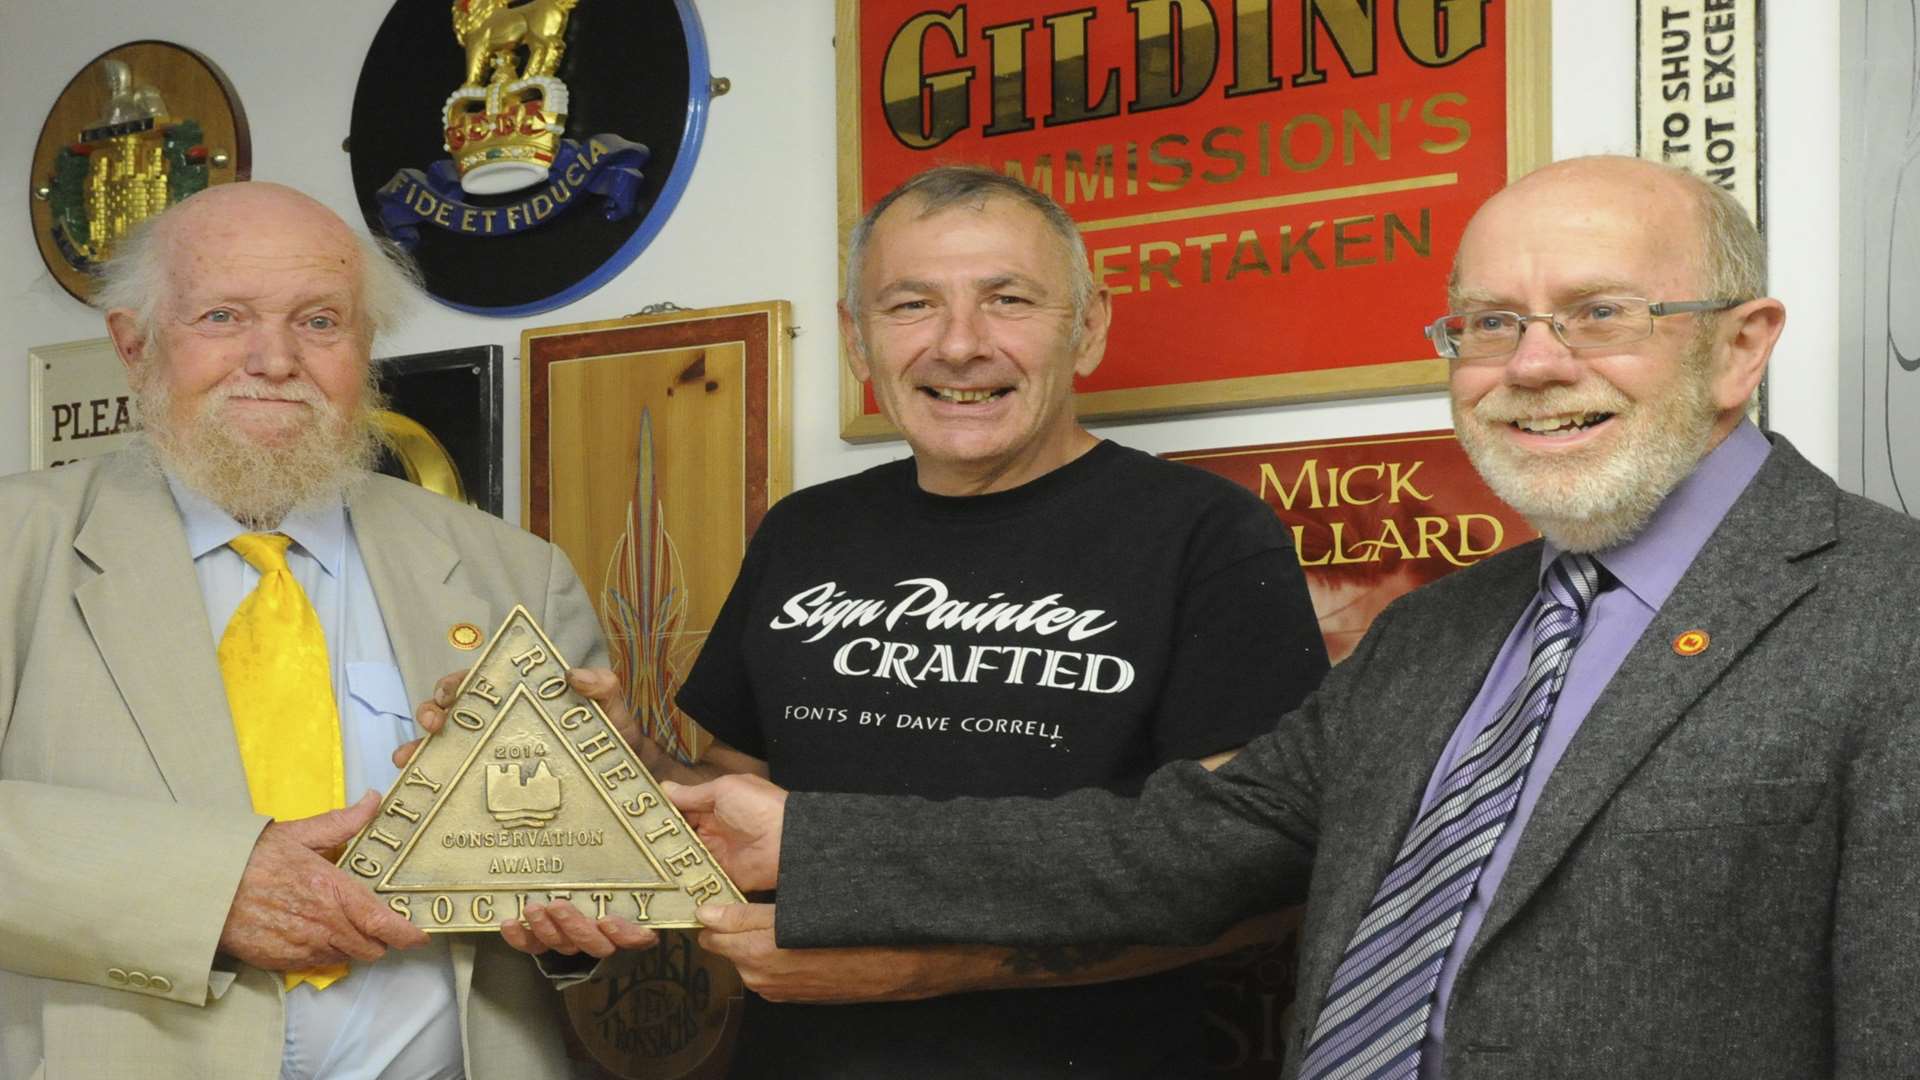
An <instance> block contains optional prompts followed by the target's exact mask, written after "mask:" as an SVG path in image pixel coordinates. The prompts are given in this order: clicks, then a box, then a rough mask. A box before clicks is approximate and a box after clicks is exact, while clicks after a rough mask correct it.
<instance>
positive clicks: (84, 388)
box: [27, 338, 140, 469]
mask: <svg viewBox="0 0 1920 1080" xmlns="http://www.w3.org/2000/svg"><path fill="white" fill-rule="evenodd" d="M27 399H28V402H29V404H28V413H27V415H28V420H27V467H28V468H30V469H44V468H47V467H49V466H54V465H67V464H71V463H73V462H75V461H82V460H85V459H86V458H90V457H99V456H100V455H102V454H106V453H110V452H112V451H114V450H118V449H120V448H121V447H122V446H125V445H126V444H127V442H128V441H129V440H131V439H132V438H133V433H134V432H136V431H138V430H139V427H140V424H139V415H138V413H137V412H136V411H135V409H134V407H133V398H132V392H131V391H129V390H128V389H127V369H126V365H124V364H122V363H121V362H120V354H119V353H116V352H114V351H113V342H112V340H111V339H108V338H90V339H88V340H86V341H69V342H65V343H63V344H59V345H35V346H34V347H33V348H31V349H28V350H27Z"/></svg>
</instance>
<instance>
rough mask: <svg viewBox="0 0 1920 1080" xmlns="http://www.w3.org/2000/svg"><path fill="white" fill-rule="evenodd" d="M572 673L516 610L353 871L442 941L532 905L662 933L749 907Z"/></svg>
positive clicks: (347, 863) (349, 857)
mask: <svg viewBox="0 0 1920 1080" xmlns="http://www.w3.org/2000/svg"><path fill="white" fill-rule="evenodd" d="M567 668H568V665H567V661H566V658H565V657H562V656H561V655H560V653H559V651H558V650H556V649H555V648H554V647H553V642H552V641H550V640H548V638H547V635H546V633H545V632H544V631H542V630H541V629H540V626H539V624H537V623H536V622H534V619H533V616H532V615H531V614H529V613H528V612H527V609H525V608H523V607H519V606H515V607H514V609H513V611H512V613H511V614H509V615H508V616H507V619H506V621H505V622H504V623H502V624H501V626H500V629H499V630H498V631H497V632H496V633H495V634H494V636H493V641H492V643H491V644H489V645H488V646H487V649H486V651H485V652H484V653H482V654H481V656H480V659H479V661H478V662H477V663H475V664H474V666H473V668H472V669H471V670H470V671H468V672H467V677H466V679H465V681H463V682H462V683H461V684H460V689H459V692H458V693H456V694H455V696H454V700H453V705H452V707H451V708H450V709H449V710H448V712H447V725H446V727H445V728H443V729H442V730H441V731H440V732H439V733H437V734H434V735H431V736H428V737H427V739H426V741H425V742H423V743H422V744H421V746H420V749H419V751H418V752H417V753H416V754H415V755H414V757H413V760H412V761H411V762H409V763H408V765H407V767H406V769H404V770H402V772H401V773H400V776H399V778H398V779H396V780H395V781H394V783H393V787H392V788H391V789H389V790H388V792H387V795H386V798H385V799H384V800H383V801H382V802H381V804H380V813H379V815H378V816H377V817H375V818H374V820H373V822H372V823H371V824H369V825H368V826H367V827H366V829H364V830H363V831H362V832H361V833H360V835H359V836H356V837H355V838H354V840H353V843H351V844H349V845H348V846H347V850H346V851H344V852H342V853H341V855H340V865H341V866H343V867H345V868H346V869H347V870H348V871H350V872H351V873H353V874H355V875H357V876H358V877H360V878H361V879H363V880H364V881H366V883H367V885H368V886H369V887H370V888H372V889H373V891H374V892H375V893H377V894H379V895H380V896H382V897H384V898H386V901H387V906H388V907H390V908H392V909H393V910H394V911H397V912H399V913H400V914H402V915H405V916H406V917H407V918H409V919H411V920H412V921H413V924H414V925H415V926H418V927H419V928H420V929H422V930H425V931H427V932H428V933H453V932H460V931H469V932H493V931H497V930H498V929H499V925H500V921H501V920H502V919H510V918H517V917H519V915H520V913H521V912H522V911H524V910H525V908H526V905H527V904H529V903H539V904H545V903H556V902H560V901H566V902H568V903H571V904H572V905H573V906H574V907H575V908H577V909H579V910H580V911H581V912H583V913H585V914H586V915H587V916H589V917H590V918H596V919H598V918H606V917H608V916H619V917H621V918H625V919H630V920H632V921H634V922H637V923H643V924H645V925H647V926H650V927H657V928H675V927H678V928H688V927H697V926H699V925H700V923H699V921H698V920H697V919H695V918H694V917H693V911H694V909H695V908H696V907H698V906H699V905H701V904H707V903H721V904H725V903H734V904H738V903H744V902H745V901H744V899H743V898H742V897H741V895H740V891H739V890H738V889H736V888H734V886H733V882H732V881H730V880H728V878H727V875H726V873H725V871H723V870H721V869H720V866H719V864H718V863H716V862H714V861H713V856H712V855H711V854H710V853H708V851H707V848H706V845H705V844H702V843H701V842H700V838H699V837H698V836H696V835H694V832H693V829H692V828H691V827H690V826H689V825H688V824H687V822H686V819H685V818H683V817H681V816H680V812H679V811H678V810H676V809H675V808H674V806H673V804H672V803H670V802H668V801H667V799H666V797H665V796H664V795H662V794H661V793H660V788H659V785H657V784H656V783H655V782H654V779H653V777H652V776H651V775H650V774H649V773H648V772H647V770H646V766H644V765H642V764H641V763H640V757H639V755H638V754H636V753H634V752H633V750H632V748H630V747H629V746H627V744H626V741H625V740H623V739H622V738H621V737H620V733H619V732H618V731H616V730H615V729H614V727H613V725H612V724H611V723H609V722H608V720H607V717H606V714H605V713H603V712H601V711H600V707H599V706H598V705H596V704H594V703H593V702H592V701H590V700H588V699H587V698H586V697H584V696H582V695H581V694H579V693H578V692H576V691H575V690H574V689H573V688H572V686H570V685H569V684H568V682H567Z"/></svg>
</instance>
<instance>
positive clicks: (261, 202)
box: [93, 181, 420, 349]
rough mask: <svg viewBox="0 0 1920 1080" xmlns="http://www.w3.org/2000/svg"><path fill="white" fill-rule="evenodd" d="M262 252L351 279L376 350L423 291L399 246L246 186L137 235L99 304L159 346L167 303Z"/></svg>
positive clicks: (279, 193) (218, 189)
mask: <svg viewBox="0 0 1920 1080" xmlns="http://www.w3.org/2000/svg"><path fill="white" fill-rule="evenodd" d="M262 246H265V247H271V248H278V249H283V250H284V251H285V252H287V253H298V254H299V255H300V256H301V257H302V262H303V264H304V265H305V266H306V267H307V268H308V269H310V270H311V271H313V272H316V273H329V272H330V273H336V274H343V275H345V276H346V278H347V279H348V280H350V281H351V283H352V291H353V293H354V298H355V305H356V307H357V308H358V309H359V312H360V316H361V317H360V318H359V319H358V320H357V322H358V324H359V325H358V332H359V334H360V336H361V339H362V343H363V344H364V345H365V346H366V347H367V348H368V349H371V345H372V342H373V339H374V338H375V337H377V336H378V335H379V334H381V333H385V332H387V331H389V330H391V329H392V328H393V327H394V326H396V325H398V324H399V322H400V321H401V319H402V318H403V316H404V315H405V313H406V311H407V309H408V308H409V307H410V306H411V305H412V303H413V301H414V300H415V299H416V298H417V297H418V295H419V292H420V287H419V272H418V270H417V269H416V268H415V267H414V266H413V265H412V263H411V261H410V260H408V259H407V257H406V256H405V255H404V253H401V252H400V251H399V250H398V249H397V248H396V247H395V246H394V245H392V244H390V243H387V242H384V241H379V240H375V239H374V238H373V237H370V236H368V235H367V234H365V233H362V232H360V231H358V230H355V229H353V228H351V227H349V226H348V225H347V223H346V222H345V221H342V220H341V219H340V216H339V215H338V214H335V213H334V212H333V211H332V210H330V209H328V208H327V207H326V206H325V205H324V204H322V203H320V202H319V201H318V200H316V199H314V198H312V197H311V196H308V195H306V194H305V193H303V192H300V191H297V190H295V189H294V188H290V187H287V186H286V185H284V184H274V183H268V182H264V181H247V182H243V183H235V184H220V185H216V186H214V187H210V188H207V189H206V190H204V191H201V192H198V193H197V194H194V195H192V196H189V197H188V198H186V199H183V200H181V201H180V202H178V203H176V204H175V205H173V206H172V207H169V208H168V209H167V210H165V211H163V212H161V213H159V214H157V215H155V216H154V217H152V218H149V219H148V220H147V221H145V222H143V223H142V224H141V225H140V226H139V227H137V228H136V229H134V231H133V232H132V233H131V234H129V235H128V236H127V237H126V238H125V239H123V240H122V241H121V242H120V243H119V244H118V245H116V247H115V251H114V256H113V259H112V261H110V262H108V263H107V264H106V265H105V266H104V267H103V268H102V270H101V273H100V276H99V279H98V281H97V282H96V284H95V287H94V290H93V302H94V304H95V306H97V307H100V308H102V309H105V310H107V311H109V312H112V311H115V310H119V311H125V312H128V313H130V314H131V316H132V318H133V321H134V324H135V325H136V326H137V327H138V329H139V331H140V333H141V334H142V335H143V336H145V337H147V338H149V339H150V338H151V336H152V334H153V332H154V329H155V327H154V319H155V316H156V315H157V314H158V312H159V310H160V308H161V306H162V305H163V304H164V303H166V302H167V301H168V300H169V299H171V298H173V297H176V296H178V295H179V293H180V290H181V289H182V287H183V286H186V285H188V284H190V283H191V282H192V281H193V280H195V279H196V278H198V277H200V276H202V275H204V274H206V273H208V272H209V271H211V270H213V269H215V268H217V267H219V266H220V265H222V264H234V263H239V262H245V261H247V260H250V259H257V258H258V257H259V256H260V255H261V254H262V253H261V252H260V251H258V250H255V249H256V248H259V247H262Z"/></svg>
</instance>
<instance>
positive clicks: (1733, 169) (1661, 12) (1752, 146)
mask: <svg viewBox="0 0 1920 1080" xmlns="http://www.w3.org/2000/svg"><path fill="white" fill-rule="evenodd" d="M1763 3H1764V0H1714V2H1713V3H1709V4H1705V5H1700V4H1692V3H1683V2H1680V0H1640V3H1639V8H1638V9H1637V11H1636V12H1635V18H1634V23H1635V27H1636V30H1637V36H1638V38H1639V41H1638V42H1637V49H1636V54H1635V64H1634V68H1635V72H1636V75H1637V81H1638V84H1639V86H1638V91H1637V94H1636V96H1635V99H1634V114H1635V119H1636V122H1637V126H1638V131H1637V133H1636V134H1637V142H1638V146H1639V155H1640V156H1641V157H1644V158H1652V159H1654V160H1656V161H1664V162H1666V163H1667V164H1669V165H1678V166H1680V167H1681V168H1683V169H1686V170H1687V171H1688V172H1691V173H1695V174H1697V175H1700V176H1704V177H1706V178H1707V179H1708V180H1711V181H1713V182H1714V183H1716V184H1718V185H1720V186H1721V187H1723V188H1726V189H1727V190H1728V191H1731V192H1733V194H1734V196H1735V197H1736V198H1738V199H1739V200H1740V205H1741V206H1744V207H1746V208H1747V213H1748V215H1750V216H1751V217H1752V218H1753V221H1754V224H1756V225H1757V226H1759V228H1760V231H1761V233H1762V234H1765V232H1766V231H1767V200H1766V177H1765V168H1766V161H1767V123H1766V81H1765V80H1766V68H1765V65H1764V64H1763V63H1762V61H1761V57H1762V52H1763V50H1764V48H1765V44H1766V40H1767V35H1766V23H1765V8H1764V6H1763Z"/></svg>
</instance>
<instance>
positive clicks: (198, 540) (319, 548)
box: [167, 471, 347, 577]
mask: <svg viewBox="0 0 1920 1080" xmlns="http://www.w3.org/2000/svg"><path fill="white" fill-rule="evenodd" d="M167 487H168V488H170V489H172V491H173V502H174V505H175V506H178V507H179V508H180V519H181V522H182V524H184V525H185V526H186V530H187V551H188V553H189V554H191V555H192V556H193V557H194V558H195V559H196V560H197V559H199V558H200V556H202V555H205V554H206V553H208V552H210V551H214V550H216V549H218V548H223V547H225V546H227V542H228V541H230V540H232V539H233V538H234V537H236V536H239V535H240V534H241V533H244V532H247V531H249V530H248V529H247V528H246V527H245V526H243V525H241V524H240V523H239V522H238V521H235V520H234V519H233V515H232V514H229V513H227V512H226V511H225V510H222V509H221V508H220V507H219V506H218V505H216V504H215V503H214V502H213V500H211V499H209V498H207V497H206V496H205V495H202V494H200V493H199V492H197V491H195V490H193V489H192V488H190V487H188V486H187V485H186V484H184V483H182V482H181V480H180V478H179V477H177V476H175V475H173V473H172V472H171V471H169V472H168V473H167ZM274 531H275V532H282V533H286V534H287V535H288V536H291V537H293V542H294V543H295V544H297V545H299V547H300V550H302V551H304V552H306V553H307V554H308V555H310V556H312V557H313V560H314V561H315V562H317V563H319V564H320V567H321V569H323V570H325V571H326V572H327V574H328V576H330V577H339V576H340V573H341V560H342V559H343V558H344V557H345V554H346V547H347V508H346V504H345V503H343V502H342V501H341V500H340V497H339V496H338V495H336V496H334V497H333V498H331V499H329V500H327V501H326V502H324V503H322V504H320V505H319V506H314V507H303V508H301V509H299V510H296V511H294V512H293V513H291V514H288V515H287V517H286V520H284V521H282V522H281V523H280V527H279V528H277V529H275V530H274Z"/></svg>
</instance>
